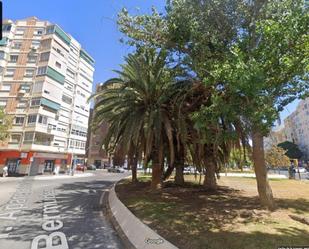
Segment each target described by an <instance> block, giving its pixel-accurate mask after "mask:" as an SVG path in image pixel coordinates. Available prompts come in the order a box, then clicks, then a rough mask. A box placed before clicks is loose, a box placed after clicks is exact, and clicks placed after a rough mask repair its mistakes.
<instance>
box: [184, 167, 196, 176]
mask: <svg viewBox="0 0 309 249" xmlns="http://www.w3.org/2000/svg"><path fill="white" fill-rule="evenodd" d="M183 173H184V174H185V175H190V174H194V173H195V169H194V167H192V166H189V167H185V168H184V170H183Z"/></svg>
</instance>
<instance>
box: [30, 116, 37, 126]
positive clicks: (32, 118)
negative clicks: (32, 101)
mask: <svg viewBox="0 0 309 249" xmlns="http://www.w3.org/2000/svg"><path fill="white" fill-rule="evenodd" d="M36 117H37V115H29V116H28V124H34V123H36Z"/></svg>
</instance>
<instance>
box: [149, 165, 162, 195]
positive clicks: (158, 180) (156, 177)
mask: <svg viewBox="0 0 309 249" xmlns="http://www.w3.org/2000/svg"><path fill="white" fill-rule="evenodd" d="M161 187H162V167H161V165H160V163H153V164H152V175H151V189H153V190H156V189H160V188H161Z"/></svg>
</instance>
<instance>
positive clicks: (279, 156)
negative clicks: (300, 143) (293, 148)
mask: <svg viewBox="0 0 309 249" xmlns="http://www.w3.org/2000/svg"><path fill="white" fill-rule="evenodd" d="M285 153H286V151H285V150H284V149H282V148H281V147H279V146H272V147H271V148H270V149H268V150H266V153H265V161H266V163H267V164H268V165H269V166H271V167H275V168H279V167H289V166H290V159H289V158H288V157H287V156H286V155H285Z"/></svg>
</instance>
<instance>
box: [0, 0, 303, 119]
mask: <svg viewBox="0 0 309 249" xmlns="http://www.w3.org/2000/svg"><path fill="white" fill-rule="evenodd" d="M2 2H3V18H9V19H12V20H16V19H23V18H26V17H29V16H36V17H37V18H39V19H41V20H48V21H50V22H52V23H57V24H58V25H59V26H60V27H62V28H63V30H64V31H66V32H67V33H69V34H71V35H72V36H73V37H74V38H75V39H76V40H78V41H79V42H80V43H81V44H82V46H83V48H84V49H85V50H86V51H87V52H88V53H89V54H90V55H91V56H92V57H93V58H94V59H95V61H96V63H95V74H94V84H97V83H100V82H104V81H105V80H107V79H108V78H110V77H112V76H114V73H113V72H112V70H113V69H117V68H118V67H119V64H121V63H122V62H123V57H124V56H125V55H126V54H127V53H128V52H129V48H128V47H127V46H125V45H123V44H121V43H120V42H119V39H120V38H121V33H120V32H119V31H118V30H117V25H116V19H117V13H118V12H119V11H120V10H121V8H122V7H126V8H127V9H128V10H129V11H137V8H139V12H141V13H145V12H149V11H150V9H151V6H156V8H157V9H159V10H163V9H164V4H165V0H88V1H82V0H49V1H47V0H3V1H2ZM297 102H298V101H296V102H294V103H292V104H290V105H289V106H287V108H286V110H285V111H283V112H282V115H281V118H282V119H284V118H285V117H286V116H287V115H289V114H290V113H291V112H292V111H293V110H294V109H295V108H296V105H297Z"/></svg>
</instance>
